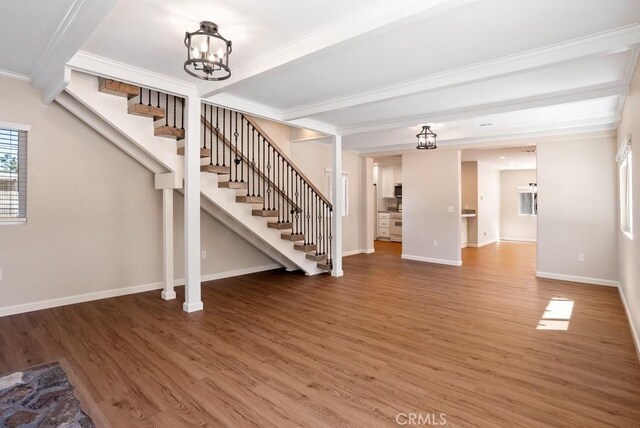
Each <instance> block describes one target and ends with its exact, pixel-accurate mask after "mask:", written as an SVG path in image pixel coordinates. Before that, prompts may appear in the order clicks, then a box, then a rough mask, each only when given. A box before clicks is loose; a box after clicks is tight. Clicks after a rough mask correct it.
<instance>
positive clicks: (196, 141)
mask: <svg viewBox="0 0 640 428" xmlns="http://www.w3.org/2000/svg"><path fill="white" fill-rule="evenodd" d="M186 107H187V108H186V126H185V132H186V135H185V157H184V196H185V198H184V248H185V262H184V271H185V286H184V295H185V302H184V305H183V306H182V309H183V310H184V311H185V312H195V311H201V310H202V309H203V305H202V299H201V290H200V288H201V283H200V281H201V276H200V98H198V97H197V96H196V94H190V95H189V97H187V98H186Z"/></svg>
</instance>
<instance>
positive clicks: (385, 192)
mask: <svg viewBox="0 0 640 428" xmlns="http://www.w3.org/2000/svg"><path fill="white" fill-rule="evenodd" d="M395 169H396V168H394V167H392V166H383V167H381V168H380V171H381V173H380V181H381V183H380V184H379V185H380V186H381V190H382V197H383V198H393V197H394V196H393V190H394V186H395V184H396V177H395Z"/></svg>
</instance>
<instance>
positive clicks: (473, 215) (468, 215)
mask: <svg viewBox="0 0 640 428" xmlns="http://www.w3.org/2000/svg"><path fill="white" fill-rule="evenodd" d="M475 216H476V214H475V213H474V214H462V216H461V217H463V218H468V217H475Z"/></svg>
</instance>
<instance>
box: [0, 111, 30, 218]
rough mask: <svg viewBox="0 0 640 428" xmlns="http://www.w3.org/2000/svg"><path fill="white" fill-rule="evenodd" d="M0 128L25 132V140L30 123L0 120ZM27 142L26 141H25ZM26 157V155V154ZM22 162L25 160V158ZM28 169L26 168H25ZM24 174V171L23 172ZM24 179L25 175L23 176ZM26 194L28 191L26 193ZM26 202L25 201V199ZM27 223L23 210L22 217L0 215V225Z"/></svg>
mask: <svg viewBox="0 0 640 428" xmlns="http://www.w3.org/2000/svg"><path fill="white" fill-rule="evenodd" d="M0 128H2V129H10V130H12V131H18V132H25V133H26V134H27V141H28V138H29V137H28V134H29V132H30V131H31V125H30V124H27V123H18V122H8V121H1V120H0ZM27 144H28V142H27ZM27 157H28V155H27ZM24 162H27V161H26V160H25V161H24ZM25 169H26V170H27V171H28V168H25ZM25 174H26V172H25ZM25 180H26V177H25ZM27 194H28V193H27ZM25 202H26V201H25ZM26 223H27V214H26V212H25V216H24V217H17V218H2V217H0V226H13V225H21V224H26Z"/></svg>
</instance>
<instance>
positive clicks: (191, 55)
mask: <svg viewBox="0 0 640 428" xmlns="http://www.w3.org/2000/svg"><path fill="white" fill-rule="evenodd" d="M184 45H185V46H186V47H187V60H186V61H185V63H184V71H186V72H187V73H189V74H190V75H192V76H193V77H197V78H198V79H202V80H225V79H228V78H229V77H230V76H231V69H229V54H231V41H230V40H227V39H225V38H224V37H222V36H221V35H220V33H218V26H217V25H216V24H214V23H213V22H209V21H202V22H201V23H200V29H199V30H198V31H195V32H193V33H186V34H185V36H184Z"/></svg>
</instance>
